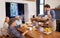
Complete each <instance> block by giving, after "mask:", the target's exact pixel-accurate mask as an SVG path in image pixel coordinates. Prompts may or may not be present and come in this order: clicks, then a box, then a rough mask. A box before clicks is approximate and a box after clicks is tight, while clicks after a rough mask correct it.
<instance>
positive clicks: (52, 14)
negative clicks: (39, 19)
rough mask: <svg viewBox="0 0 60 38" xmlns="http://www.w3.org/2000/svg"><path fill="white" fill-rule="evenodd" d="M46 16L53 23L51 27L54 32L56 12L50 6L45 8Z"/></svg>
mask: <svg viewBox="0 0 60 38" xmlns="http://www.w3.org/2000/svg"><path fill="white" fill-rule="evenodd" d="M44 11H45V12H44V15H47V16H48V18H49V20H50V21H51V27H52V28H53V31H55V30H56V19H55V11H54V10H51V8H50V5H48V4H46V5H45V6H44Z"/></svg>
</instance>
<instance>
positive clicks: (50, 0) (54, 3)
mask: <svg viewBox="0 0 60 38" xmlns="http://www.w3.org/2000/svg"><path fill="white" fill-rule="evenodd" d="M45 4H49V5H51V8H56V7H58V6H60V0H45Z"/></svg>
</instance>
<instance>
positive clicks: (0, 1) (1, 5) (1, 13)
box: [0, 0, 36, 28]
mask: <svg viewBox="0 0 60 38" xmlns="http://www.w3.org/2000/svg"><path fill="white" fill-rule="evenodd" d="M5 2H16V3H24V4H27V7H26V5H25V7H26V9H25V14H26V15H25V21H26V22H28V21H30V17H31V16H32V15H36V3H35V2H32V1H31V2H29V1H23V0H0V28H2V27H3V22H4V19H5V16H6V11H5Z"/></svg>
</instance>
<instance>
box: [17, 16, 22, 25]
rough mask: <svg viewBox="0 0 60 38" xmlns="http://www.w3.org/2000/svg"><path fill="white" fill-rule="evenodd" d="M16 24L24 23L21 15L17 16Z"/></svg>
mask: <svg viewBox="0 0 60 38" xmlns="http://www.w3.org/2000/svg"><path fill="white" fill-rule="evenodd" d="M16 19H17V20H16V24H17V25H21V24H22V20H21V17H20V16H16Z"/></svg>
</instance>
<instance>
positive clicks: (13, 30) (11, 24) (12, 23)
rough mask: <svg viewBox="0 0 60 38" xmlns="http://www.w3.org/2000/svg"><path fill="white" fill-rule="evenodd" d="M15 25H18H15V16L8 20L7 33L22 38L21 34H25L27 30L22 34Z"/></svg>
mask: <svg viewBox="0 0 60 38" xmlns="http://www.w3.org/2000/svg"><path fill="white" fill-rule="evenodd" d="M17 27H18V26H16V19H15V18H11V19H10V21H9V28H8V31H9V34H10V35H11V36H12V35H14V36H15V37H17V38H23V36H24V35H25V33H26V32H27V31H26V32H24V33H23V34H22V33H21V32H19V31H18V30H17ZM19 28H21V26H20V27H19Z"/></svg>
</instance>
